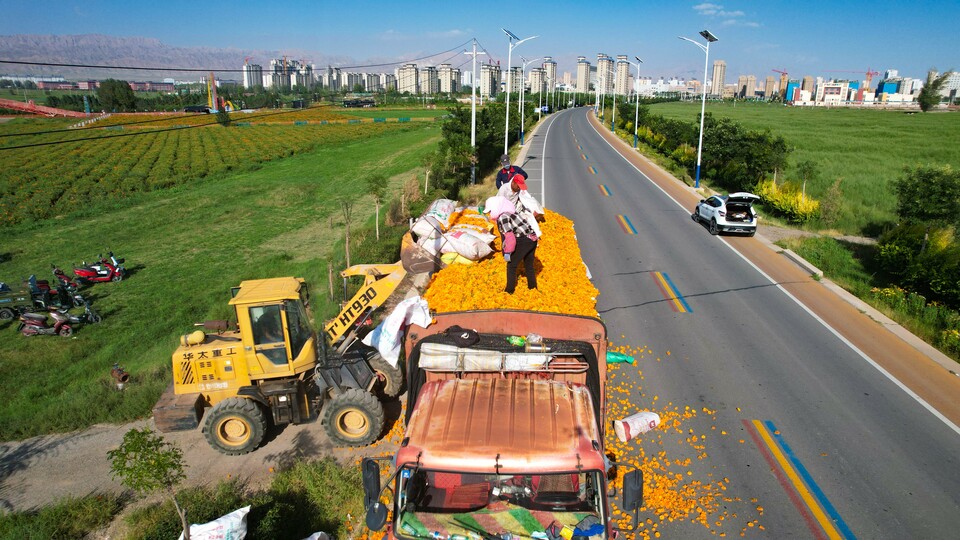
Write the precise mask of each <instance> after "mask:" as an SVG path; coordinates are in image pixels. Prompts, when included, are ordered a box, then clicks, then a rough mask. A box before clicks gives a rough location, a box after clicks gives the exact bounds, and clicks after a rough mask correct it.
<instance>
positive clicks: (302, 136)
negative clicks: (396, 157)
mask: <svg viewBox="0 0 960 540" xmlns="http://www.w3.org/2000/svg"><path fill="white" fill-rule="evenodd" d="M203 116H204V117H207V118H212V117H210V116H209V115H203ZM57 125H58V124H43V123H39V122H32V123H29V124H26V125H24V126H20V130H19V131H16V132H15V131H12V129H13V128H14V127H16V126H5V129H4V130H3V131H2V132H0V170H3V175H2V176H0V227H2V226H6V225H13V224H16V223H20V222H24V221H34V220H40V219H46V218H50V217H54V216H58V215H63V214H69V213H71V212H74V211H76V210H77V209H78V208H81V207H83V205H86V204H89V203H90V202H96V201H108V200H113V199H120V198H123V197H126V196H129V195H131V194H135V193H138V192H145V191H154V190H157V189H164V188H170V187H174V186H179V185H183V184H186V183H188V182H190V181H194V180H197V179H201V178H204V177H207V176H211V175H218V174H223V173H227V172H231V171H237V170H244V169H249V168H255V167H258V166H259V164H260V163H263V162H266V161H271V160H274V159H278V158H282V157H288V156H292V155H294V154H299V153H302V152H307V151H309V150H311V149H313V148H315V147H317V146H319V145H330V146H335V145H339V144H343V143H349V142H352V141H356V140H360V139H365V138H372V137H377V136H378V135H379V134H382V133H384V132H385V131H387V130H397V129H406V127H405V125H403V124H397V123H392V124H391V123H371V122H367V123H364V124H344V125H336V126H332V125H321V124H308V125H260V126H257V125H254V126H251V127H236V126H234V127H230V128H224V127H222V126H219V125H212V126H208V127H196V128H187V127H181V128H177V127H169V126H168V127H166V128H157V127H151V128H150V129H146V128H143V129H136V130H133V129H130V130H121V131H113V130H109V129H101V128H98V129H92V130H81V131H78V130H73V129H63V128H62V127H55V126H57ZM59 125H62V124H59ZM95 125H96V124H95ZM41 130H43V131H41ZM35 132H40V134H36V135H31V134H30V133H35ZM68 141H76V142H68ZM50 143H54V144H50Z"/></svg>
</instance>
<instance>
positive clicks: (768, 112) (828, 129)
mask: <svg viewBox="0 0 960 540" xmlns="http://www.w3.org/2000/svg"><path fill="white" fill-rule="evenodd" d="M650 111H651V112H653V113H654V114H659V115H662V116H664V117H667V118H676V119H681V120H688V121H690V122H696V121H697V117H698V115H699V114H700V103H699V102H692V103H691V102H682V103H681V102H673V103H660V104H656V105H652V106H651V107H650ZM706 111H707V112H708V113H711V114H713V115H714V116H719V117H729V118H731V119H733V120H735V121H737V122H740V123H741V124H743V125H744V126H745V127H746V128H748V129H756V130H763V129H769V130H770V131H771V132H772V133H774V134H777V135H781V136H783V138H784V139H786V141H787V144H788V145H789V146H790V147H791V148H792V149H793V152H792V153H791V154H790V159H789V167H788V169H787V170H786V171H785V172H784V173H783V176H779V178H778V180H783V179H787V180H790V179H796V178H797V175H796V164H797V163H799V162H802V161H806V160H811V161H814V162H816V163H817V165H818V168H819V171H820V175H819V178H818V179H817V180H816V181H814V182H811V183H810V184H808V185H807V192H808V193H810V195H811V196H813V197H815V198H822V197H823V195H824V194H825V193H826V191H827V189H828V188H829V187H830V185H831V184H833V182H834V181H836V180H837V179H838V178H839V179H841V180H842V183H841V189H842V191H843V198H844V204H843V209H842V211H841V215H840V217H839V219H838V221H837V223H836V224H835V225H834V228H836V229H838V230H840V231H842V232H844V233H848V234H867V235H876V234H878V233H879V232H881V231H882V229H883V228H884V227H886V226H887V225H889V224H892V223H893V222H894V221H895V220H896V215H895V211H896V198H895V195H894V193H893V190H892V189H891V187H890V185H891V181H893V180H894V179H896V178H898V177H899V176H901V175H902V171H903V168H904V167H913V166H916V165H951V166H953V167H954V168H955V169H956V168H960V116H958V114H957V113H926V114H920V113H915V114H908V113H905V112H902V111H878V110H856V109H847V108H836V109H826V108H819V107H818V108H801V107H784V106H783V105H778V104H766V103H743V102H738V103H736V104H733V103H731V102H722V103H721V102H707V105H706ZM704 167H706V164H705V165H704Z"/></svg>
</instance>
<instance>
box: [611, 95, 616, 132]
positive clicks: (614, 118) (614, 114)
mask: <svg viewBox="0 0 960 540" xmlns="http://www.w3.org/2000/svg"><path fill="white" fill-rule="evenodd" d="M610 116H611V119H610V131H612V132H614V133H616V131H617V87H616V83H614V87H613V114H612V115H610Z"/></svg>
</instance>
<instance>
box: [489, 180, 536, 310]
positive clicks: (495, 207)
mask: <svg viewBox="0 0 960 540" xmlns="http://www.w3.org/2000/svg"><path fill="white" fill-rule="evenodd" d="M483 211H484V212H485V213H489V214H490V218H491V219H493V220H496V222H497V228H498V229H500V236H501V238H502V240H503V258H504V260H506V261H507V287H506V289H504V292H506V293H508V294H513V291H514V290H515V289H516V287H517V270H518V269H519V266H520V262H521V261H523V269H524V273H525V274H526V276H527V288H528V289H536V288H537V273H536V269H535V268H534V264H533V261H534V256H535V254H536V252H537V242H538V240H539V237H538V236H537V234H536V233H535V232H534V230H533V227H531V226H530V223H529V222H528V221H527V219H526V217H525V216H523V215H520V214H517V213H516V208H515V207H514V205H513V203H512V202H510V200H509V199H507V198H506V197H501V196H499V195H498V196H496V197H490V198H489V199H487V202H486V204H485V205H484V209H483Z"/></svg>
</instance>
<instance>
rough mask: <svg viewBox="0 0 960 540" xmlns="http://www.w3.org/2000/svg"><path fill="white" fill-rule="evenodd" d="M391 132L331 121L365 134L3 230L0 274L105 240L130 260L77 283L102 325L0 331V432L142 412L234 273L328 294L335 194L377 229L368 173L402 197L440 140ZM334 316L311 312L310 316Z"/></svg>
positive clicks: (9, 276) (42, 265)
mask: <svg viewBox="0 0 960 540" xmlns="http://www.w3.org/2000/svg"><path fill="white" fill-rule="evenodd" d="M388 125H389V124H388ZM393 126H394V127H392V128H391V129H378V126H377V125H374V124H372V123H371V124H364V125H363V126H342V127H340V126H326V127H325V129H331V130H333V129H353V128H358V127H362V128H364V129H369V131H367V132H366V136H362V137H347V138H344V139H342V140H340V141H339V142H338V143H336V144H320V145H316V146H314V147H313V149H312V150H305V151H303V152H302V153H300V154H297V155H293V156H290V157H285V158H284V159H277V160H274V161H269V162H264V163H261V164H260V165H259V168H243V167H239V168H240V170H239V172H237V171H233V172H230V171H224V172H223V173H222V174H217V175H208V176H207V177H205V178H202V179H199V178H194V179H193V181H189V182H183V183H181V184H179V185H177V186H174V187H172V188H166V189H161V190H158V191H153V192H138V193H133V194H131V195H130V196H128V197H126V198H123V199H113V200H107V201H102V202H98V203H94V204H92V205H90V206H87V207H85V208H84V209H83V210H82V211H81V212H79V213H69V212H65V213H63V214H61V215H58V216H57V217H55V218H52V219H47V220H43V221H38V222H34V223H25V224H21V225H13V226H7V227H4V228H3V234H4V242H3V246H2V248H0V280H4V281H7V282H9V283H19V280H20V279H22V278H25V277H26V276H28V275H29V274H32V273H36V274H38V276H39V277H41V278H51V279H52V276H50V270H49V268H50V264H51V263H57V264H59V265H61V266H62V267H64V268H65V269H66V270H67V271H68V272H69V268H70V265H71V263H76V262H79V261H80V260H82V259H86V260H91V259H92V258H93V257H95V256H96V255H97V254H98V253H101V252H104V251H105V248H110V249H112V250H113V251H114V252H115V253H116V254H117V256H118V257H125V258H126V266H127V268H128V269H129V270H130V273H131V275H130V276H129V277H128V278H127V279H125V280H124V281H122V282H120V283H103V284H97V285H94V286H92V287H91V288H89V289H87V290H85V291H84V294H85V295H87V296H88V298H89V299H90V300H91V302H92V304H93V306H94V308H95V309H96V310H97V311H99V312H100V313H101V315H103V317H104V321H103V322H102V323H101V324H99V325H89V326H84V327H81V328H79V330H78V331H77V332H76V334H75V336H74V338H72V339H63V338H60V337H57V336H35V337H31V338H28V337H24V336H21V335H19V334H18V333H17V332H16V325H15V324H12V323H5V324H2V325H0V332H3V335H4V336H5V337H4V338H3V339H2V340H0V393H2V394H3V395H4V396H5V399H4V400H3V403H2V404H0V440H11V439H21V438H24V437H29V436H33V435H38V434H42V433H50V432H62V431H69V430H74V429H79V428H83V427H86V426H89V425H91V424H94V423H97V422H122V421H128V420H131V419H134V418H138V417H143V416H147V415H149V414H150V410H151V408H152V406H153V403H154V402H155V401H156V399H157V397H158V396H159V395H160V392H161V391H162V390H163V388H164V387H165V386H166V384H167V383H168V381H169V380H170V354H171V353H172V352H173V350H174V348H175V347H176V344H177V340H178V337H179V335H181V334H185V333H188V332H190V331H192V330H193V329H194V328H193V327H192V324H193V323H195V322H199V321H203V320H207V319H228V318H231V317H230V313H229V311H228V306H227V301H228V300H229V288H230V287H231V286H235V285H237V284H239V282H240V281H241V280H244V279H252V278H263V277H275V276H286V275H295V276H300V277H304V278H306V279H307V281H308V283H310V284H312V286H313V289H314V290H315V291H319V293H318V294H317V295H316V296H318V297H319V296H325V295H324V294H322V292H324V291H325V290H326V283H327V264H328V260H332V261H333V263H334V264H335V265H338V264H339V263H338V262H337V261H338V259H337V257H336V256H335V254H332V253H331V251H332V248H333V246H334V245H335V244H336V243H337V242H342V237H343V230H342V229H343V223H342V221H343V219H342V217H341V212H340V207H339V199H340V198H349V199H350V200H353V201H355V205H354V209H353V215H354V217H353V223H354V228H359V227H360V225H362V224H364V223H372V219H373V215H374V206H373V203H372V198H371V197H370V196H368V195H366V191H367V187H366V184H365V181H364V178H365V176H366V175H368V174H370V173H382V174H384V175H386V176H387V177H388V178H390V179H391V184H390V188H391V189H390V192H391V193H396V192H397V191H398V190H399V186H400V184H401V182H402V181H404V180H407V179H408V178H409V177H410V176H411V175H412V174H413V173H412V172H411V171H412V170H414V169H416V168H417V167H419V164H420V162H421V159H422V157H423V156H424V155H426V154H427V153H428V152H431V151H433V150H434V149H435V147H436V144H437V142H438V141H439V137H440V126H439V124H434V123H432V122H420V123H410V124H400V125H397V124H393ZM379 127H382V125H380V126H379ZM232 129H233V128H231V130H232ZM290 129H297V128H290ZM220 131H227V130H220ZM236 131H237V132H245V133H247V134H248V136H249V134H252V133H263V132H258V131H246V130H242V129H237V130H236ZM283 133H284V132H283V131H278V132H274V131H270V132H269V135H270V136H272V137H282V136H283ZM265 135H266V134H265ZM85 148H87V147H85ZM88 150H89V151H90V152H92V150H90V149H88ZM107 157H109V156H107ZM88 159H92V158H88ZM103 159H106V157H104V158H103ZM38 165H40V164H39V163H38ZM382 215H383V212H381V218H382ZM353 262H356V258H355V259H354V261H353ZM377 262H392V261H377ZM334 270H339V268H338V267H337V266H334ZM331 315H333V313H332V312H331V313H315V316H316V317H317V321H315V323H316V324H317V326H319V323H320V321H321V320H322V318H323V317H329V316H331ZM114 363H119V364H120V365H121V366H123V367H124V368H125V369H126V370H127V371H128V372H129V373H130V374H131V383H130V384H128V385H127V388H126V389H125V390H124V391H123V392H118V391H116V390H115V389H114V387H113V381H112V379H111V378H110V368H111V366H112V365H113V364H114Z"/></svg>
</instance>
